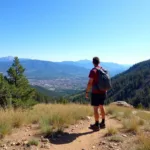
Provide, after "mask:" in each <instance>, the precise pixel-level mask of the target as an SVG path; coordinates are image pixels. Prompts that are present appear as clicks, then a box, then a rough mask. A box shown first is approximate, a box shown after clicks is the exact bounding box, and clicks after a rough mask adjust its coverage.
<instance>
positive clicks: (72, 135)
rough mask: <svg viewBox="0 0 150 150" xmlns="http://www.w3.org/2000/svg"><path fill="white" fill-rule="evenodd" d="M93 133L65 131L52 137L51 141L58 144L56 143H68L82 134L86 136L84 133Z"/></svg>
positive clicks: (90, 132)
mask: <svg viewBox="0 0 150 150" xmlns="http://www.w3.org/2000/svg"><path fill="white" fill-rule="evenodd" d="M92 133H93V131H89V132H84V133H67V132H65V133H63V134H61V136H60V137H56V138H55V137H53V138H52V137H50V138H49V141H50V142H51V143H52V144H56V145H61V144H68V143H71V142H73V141H74V140H76V139H77V138H78V137H80V136H84V135H87V134H92Z"/></svg>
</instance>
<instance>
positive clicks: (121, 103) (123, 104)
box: [110, 101, 133, 108]
mask: <svg viewBox="0 0 150 150" xmlns="http://www.w3.org/2000/svg"><path fill="white" fill-rule="evenodd" d="M110 105H117V106H123V107H129V108H133V106H132V105H130V104H129V103H127V102H125V101H116V102H113V103H110Z"/></svg>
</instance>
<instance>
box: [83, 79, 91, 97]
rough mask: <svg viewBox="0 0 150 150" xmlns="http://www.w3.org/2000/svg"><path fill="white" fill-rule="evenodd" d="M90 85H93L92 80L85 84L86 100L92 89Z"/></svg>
mask: <svg viewBox="0 0 150 150" xmlns="http://www.w3.org/2000/svg"><path fill="white" fill-rule="evenodd" d="M92 84H93V79H92V78H90V79H89V81H88V84H87V88H86V96H85V97H86V98H88V95H89V92H90V90H91V88H92Z"/></svg>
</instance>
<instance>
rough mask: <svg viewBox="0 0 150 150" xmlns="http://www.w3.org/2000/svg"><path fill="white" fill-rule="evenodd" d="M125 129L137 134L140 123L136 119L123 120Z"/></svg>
mask: <svg viewBox="0 0 150 150" xmlns="http://www.w3.org/2000/svg"><path fill="white" fill-rule="evenodd" d="M123 128H124V129H125V130H126V131H127V132H133V133H137V132H138V131H139V122H138V119H137V118H136V117H133V118H131V119H125V120H123Z"/></svg>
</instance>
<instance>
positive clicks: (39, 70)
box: [0, 56, 131, 79]
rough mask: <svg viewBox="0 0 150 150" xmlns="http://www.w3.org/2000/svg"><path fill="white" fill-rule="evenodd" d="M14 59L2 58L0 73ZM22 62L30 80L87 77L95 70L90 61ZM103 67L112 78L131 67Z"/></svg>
mask: <svg viewBox="0 0 150 150" xmlns="http://www.w3.org/2000/svg"><path fill="white" fill-rule="evenodd" d="M13 59H14V58H13V57H11V56H9V57H2V58H0V72H2V73H4V74H5V73H6V71H7V70H8V68H9V67H10V66H11V64H12V61H13ZM20 62H21V64H22V65H23V66H24V68H25V69H26V71H25V74H26V76H27V77H28V78H29V79H52V78H67V77H87V76H88V73H89V70H90V69H91V68H93V65H92V62H91V61H90V60H80V61H63V62H51V61H43V60H32V59H24V58H20ZM101 66H102V67H103V68H105V69H106V70H108V71H109V73H110V75H111V76H115V75H116V74H119V73H121V72H123V71H125V70H127V69H128V68H129V67H130V66H131V65H121V64H117V63H111V62H101Z"/></svg>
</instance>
